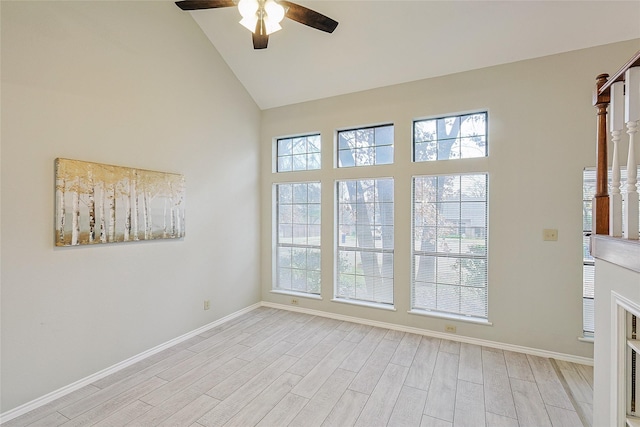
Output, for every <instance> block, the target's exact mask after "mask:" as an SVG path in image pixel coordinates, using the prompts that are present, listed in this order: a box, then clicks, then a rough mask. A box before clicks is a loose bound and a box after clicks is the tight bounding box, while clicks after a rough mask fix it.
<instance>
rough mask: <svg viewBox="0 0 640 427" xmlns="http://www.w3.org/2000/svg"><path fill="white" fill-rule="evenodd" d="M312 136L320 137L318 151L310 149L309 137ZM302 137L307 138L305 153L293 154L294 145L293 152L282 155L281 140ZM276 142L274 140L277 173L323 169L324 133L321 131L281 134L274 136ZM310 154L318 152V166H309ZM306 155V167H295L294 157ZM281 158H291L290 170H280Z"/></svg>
mask: <svg viewBox="0 0 640 427" xmlns="http://www.w3.org/2000/svg"><path fill="white" fill-rule="evenodd" d="M310 137H317V138H318V147H319V150H318V151H309V150H308V139H309V138H310ZM300 138H305V139H306V145H307V150H305V151H304V153H298V154H293V147H292V153H291V154H287V155H280V142H281V141H285V140H294V139H300ZM274 140H275V142H274V151H275V156H274V158H275V160H274V165H273V167H274V172H275V173H277V174H280V173H290V172H306V171H319V170H322V135H321V134H320V132H311V133H305V134H296V135H291V136H281V137H277V138H274ZM310 154H317V155H318V167H317V168H311V169H310V168H309V155H310ZM301 155H304V156H305V168H304V169H294V168H293V165H294V161H293V160H294V159H293V158H294V157H295V156H301ZM281 158H291V168H290V169H289V170H280V159H281Z"/></svg>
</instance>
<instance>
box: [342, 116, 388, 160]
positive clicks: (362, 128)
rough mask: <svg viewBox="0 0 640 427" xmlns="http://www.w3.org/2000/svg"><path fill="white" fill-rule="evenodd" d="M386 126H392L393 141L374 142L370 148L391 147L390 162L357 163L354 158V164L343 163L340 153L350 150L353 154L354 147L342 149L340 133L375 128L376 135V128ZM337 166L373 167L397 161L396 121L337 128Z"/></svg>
mask: <svg viewBox="0 0 640 427" xmlns="http://www.w3.org/2000/svg"><path fill="white" fill-rule="evenodd" d="M386 127H390V128H391V136H392V143H391V144H382V145H377V144H374V145H372V146H369V148H371V149H373V150H376V148H379V147H391V161H390V162H388V163H373V164H356V163H357V162H356V161H355V159H354V164H353V165H341V160H340V153H341V152H344V151H349V152H351V154H353V151H354V148H348V149H344V148H343V149H341V148H340V134H341V133H343V132H356V131H364V130H370V129H371V130H373V132H374V136H375V130H376V129H380V128H386ZM335 141H336V143H335V157H334V158H335V168H336V169H351V168H366V167H372V166H385V165H393V164H394V163H395V155H396V153H395V151H396V150H395V123H392V122H389V123H381V124H375V125H365V126H355V127H348V128H342V129H336V131H335ZM356 149H360V147H356ZM376 157H377V153H376Z"/></svg>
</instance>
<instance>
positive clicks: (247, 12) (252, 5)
mask: <svg viewBox="0 0 640 427" xmlns="http://www.w3.org/2000/svg"><path fill="white" fill-rule="evenodd" d="M176 5H177V6H178V7H179V8H180V9H182V10H199V9H215V8H219V7H234V6H238V10H239V11H240V14H241V15H242V20H241V21H240V24H242V25H243V26H244V27H246V28H247V29H248V30H249V31H251V32H252V33H253V48H254V49H266V47H267V44H268V43H269V34H271V33H274V32H276V31H278V30H280V29H282V27H281V26H280V21H282V19H283V18H285V17H286V18H289V19H293V20H294V21H297V22H299V23H301V24H304V25H306V26H308V27H311V28H315V29H317V30H320V31H324V32H327V33H332V32H333V30H335V29H336V27H337V26H338V22H337V21H334V20H333V19H331V18H329V17H328V16H325V15H323V14H321V13H318V12H316V11H314V10H311V9H308V8H306V7H304V6H300V5H299V4H296V3H291V2H290V1H285V0H278V1H276V0H240V1H237V0H236V1H233V0H182V1H177V2H176Z"/></svg>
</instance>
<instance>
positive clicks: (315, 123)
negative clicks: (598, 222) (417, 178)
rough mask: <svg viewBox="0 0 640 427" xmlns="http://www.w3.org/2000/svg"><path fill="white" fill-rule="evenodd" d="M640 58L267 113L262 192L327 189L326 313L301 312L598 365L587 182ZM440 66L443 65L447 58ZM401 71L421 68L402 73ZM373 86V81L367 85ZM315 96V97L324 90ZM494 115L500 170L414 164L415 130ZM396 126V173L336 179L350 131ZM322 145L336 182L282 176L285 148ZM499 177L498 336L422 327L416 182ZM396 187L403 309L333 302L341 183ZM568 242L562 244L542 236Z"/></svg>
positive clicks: (582, 62) (492, 245)
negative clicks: (426, 177) (585, 330)
mask: <svg viewBox="0 0 640 427" xmlns="http://www.w3.org/2000/svg"><path fill="white" fill-rule="evenodd" d="M639 48H640V40H634V41H630V42H625V43H619V44H614V45H608V46H603V47H598V48H593V49H587V50H581V51H575V52H571V53H567V54H562V55H555V56H550V57H545V58H540V59H535V60H530V61H523V62H518V63H513V64H508V65H502V66H496V67H491V68H486V69H481V70H476V71H471V72H466V73H461V74H455V75H450V76H445V77H440V78H433V79H428V80H421V81H416V82H412V83H407V84H402V85H397V86H391V87H385V88H381V89H376V90H370V91H365V92H360V93H354V94H349V95H344V96H339V97H334V98H329V99H324V100H320V101H314V102H307V103H302V104H298V105H291V106H286V107H281V108H274V109H270V110H266V111H264V112H263V116H262V131H261V144H262V146H263V151H262V191H263V194H265V195H268V194H271V188H272V184H273V182H275V180H276V179H286V180H291V181H299V180H307V179H309V180H320V181H321V182H322V185H323V190H322V191H323V195H322V201H323V213H322V221H323V227H324V228H323V232H322V250H323V252H322V253H323V258H322V267H323V269H324V270H323V273H322V284H323V287H322V300H321V301H318V300H313V299H307V298H298V300H299V305H300V306H303V307H307V308H311V309H316V310H322V311H326V312H330V313H337V314H343V315H351V316H359V317H362V318H365V319H372V320H376V321H384V322H390V323H395V324H400V325H406V326H412V327H418V328H424V329H427V330H433V331H438V332H443V331H444V325H445V323H447V324H454V325H456V326H457V333H458V334H459V335H463V336H468V337H473V338H477V339H484V340H491V341H497V342H500V343H506V344H512V345H518V346H525V347H531V348H536V349H541V350H547V351H551V352H559V353H565V354H568V355H574V356H580V357H587V358H590V357H592V356H593V344H590V343H585V342H581V341H578V337H579V336H581V335H582V250H581V247H582V242H581V241H582V170H583V168H584V167H585V166H593V165H594V163H595V137H594V135H595V109H594V108H593V107H592V106H591V91H592V87H593V84H594V81H595V76H596V75H597V74H599V73H602V72H611V73H613V72H614V71H615V70H616V69H617V68H618V67H619V66H620V65H622V64H624V63H625V62H626V61H627V59H628V58H629V57H630V56H631V55H632V54H633V53H634V52H636V51H637V50H638V49H639ZM434 60H437V58H434ZM399 66H410V64H402V65H399ZM363 72H365V71H363ZM310 84H311V83H310ZM477 110H487V111H488V112H489V152H490V154H489V157H488V158H486V159H474V160H468V161H459V162H458V161H451V162H442V163H438V164H435V163H433V164H431V163H422V164H412V163H411V161H410V159H411V123H412V120H413V119H414V118H422V117H430V116H439V115H446V114H450V113H459V112H467V111H477ZM389 122H392V123H394V124H395V164H394V165H390V166H376V167H375V168H350V169H342V170H338V169H335V168H334V167H333V164H334V159H333V158H334V154H333V144H334V132H335V129H337V128H342V127H353V126H360V125H369V124H377V123H389ZM307 132H320V133H321V135H322V143H323V158H322V162H323V165H324V166H323V168H322V170H320V171H309V172H296V173H290V174H288V175H286V176H285V175H284V174H280V176H279V177H276V174H274V173H272V151H271V147H272V143H273V142H272V141H273V138H275V137H278V136H283V135H292V134H296V133H307ZM463 170H473V171H488V172H489V176H490V177H489V188H490V190H489V191H490V199H489V263H490V264H489V321H490V322H492V324H493V325H492V326H486V325H476V324H470V323H463V322H459V321H451V320H446V321H445V320H443V319H440V318H432V317H423V316H416V315H413V314H408V313H407V311H408V310H409V309H410V306H409V301H410V279H411V277H410V276H411V275H410V266H411V257H410V226H411V225H410V224H411V210H410V189H411V177H412V176H414V175H422V174H439V173H456V172H461V171H463ZM372 173H375V174H376V175H382V176H392V177H394V178H395V221H396V227H395V295H394V296H395V308H396V311H386V310H381V309H376V308H365V307H357V306H353V305H350V304H343V303H336V302H332V301H331V298H332V294H333V257H332V254H333V252H334V231H333V225H332V223H333V215H334V204H333V191H334V190H333V189H334V183H335V180H337V179H344V178H356V177H367V176H371V175H370V174H372ZM271 202H272V201H271V200H270V198H269V197H263V199H262V212H263V217H262V298H263V300H265V301H270V302H275V303H282V304H289V303H290V299H291V298H290V297H288V296H286V295H280V294H274V293H271V292H270V290H271V287H272V283H271V277H272V265H271V256H272V244H273V241H272V235H271V223H272V220H273V218H272V214H271ZM545 228H555V229H558V230H559V239H558V241H557V242H545V241H543V240H542V230H543V229H545Z"/></svg>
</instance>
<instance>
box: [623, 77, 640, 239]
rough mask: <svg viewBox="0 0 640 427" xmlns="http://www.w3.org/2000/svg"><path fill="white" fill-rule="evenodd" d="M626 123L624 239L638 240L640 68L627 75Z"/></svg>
mask: <svg viewBox="0 0 640 427" xmlns="http://www.w3.org/2000/svg"><path fill="white" fill-rule="evenodd" d="M625 84H626V89H627V90H626V93H625V121H626V122H627V133H628V134H629V154H628V157H627V186H626V193H625V201H626V203H625V205H624V206H625V209H624V211H625V212H624V213H625V217H626V221H625V226H624V230H623V231H624V237H625V238H626V239H630V240H638V209H639V206H638V189H637V187H636V182H637V180H638V177H637V175H638V164H637V162H636V155H635V147H634V146H635V137H636V133H637V132H638V121H640V67H633V68H629V69H628V70H627V71H626V73H625Z"/></svg>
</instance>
